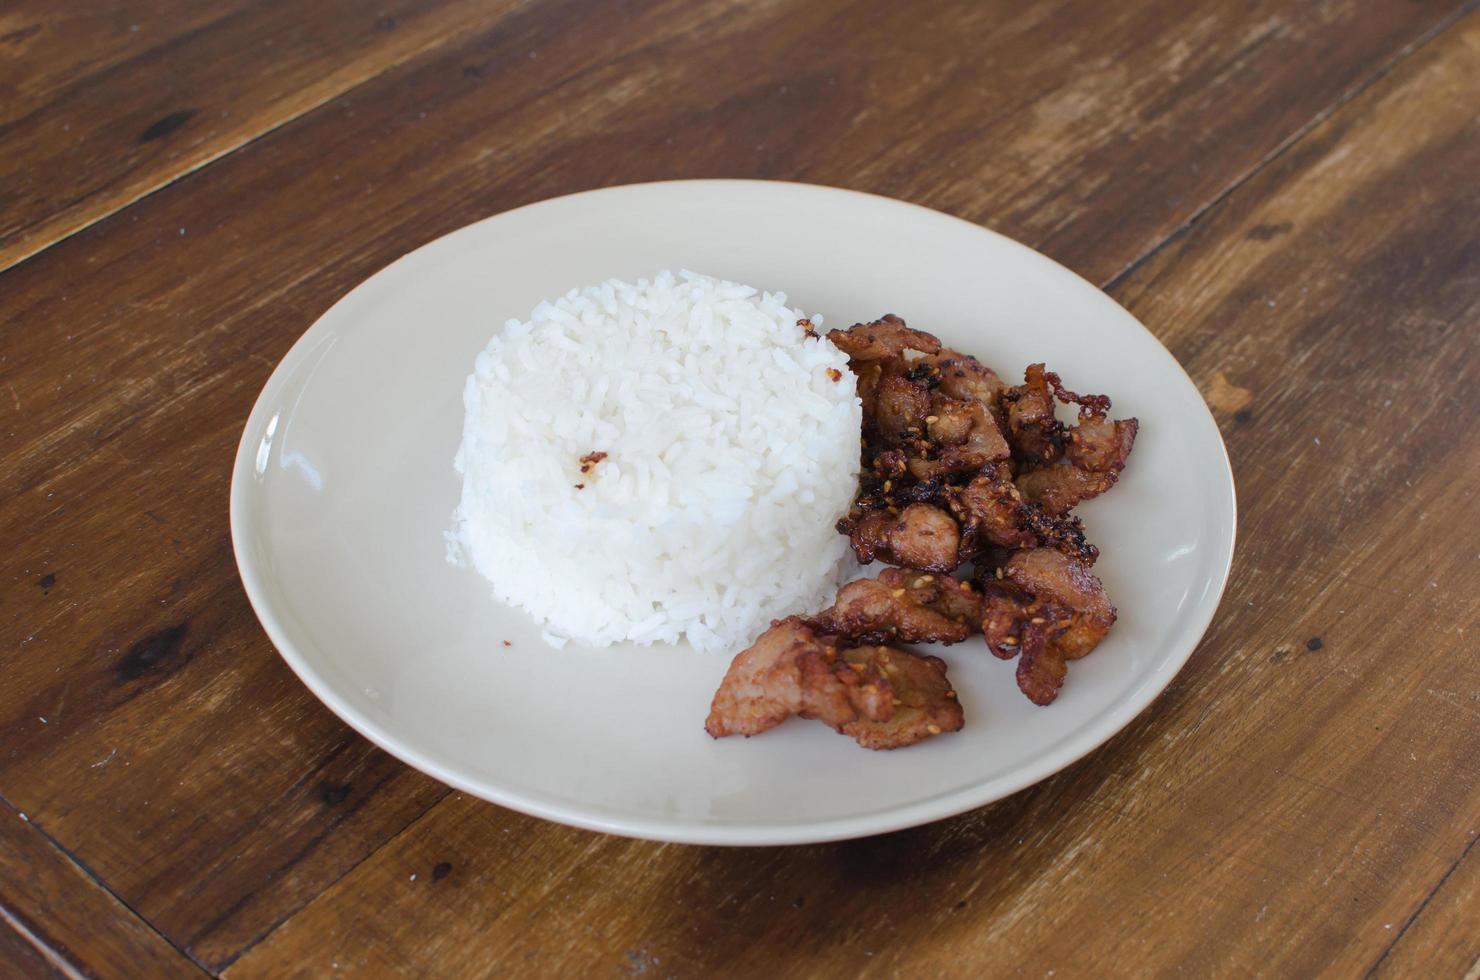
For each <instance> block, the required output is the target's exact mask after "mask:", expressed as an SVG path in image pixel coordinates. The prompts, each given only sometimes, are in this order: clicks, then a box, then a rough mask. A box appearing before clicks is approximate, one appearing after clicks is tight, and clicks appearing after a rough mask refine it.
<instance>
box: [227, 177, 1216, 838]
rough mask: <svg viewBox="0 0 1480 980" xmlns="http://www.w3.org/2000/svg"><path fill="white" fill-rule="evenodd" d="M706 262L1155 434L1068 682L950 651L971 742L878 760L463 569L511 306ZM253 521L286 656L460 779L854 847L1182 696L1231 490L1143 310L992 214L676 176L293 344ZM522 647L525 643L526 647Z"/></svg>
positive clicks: (478, 791)
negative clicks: (477, 447) (468, 384)
mask: <svg viewBox="0 0 1480 980" xmlns="http://www.w3.org/2000/svg"><path fill="white" fill-rule="evenodd" d="M663 268H674V269H677V268H688V269H693V270H695V271H699V272H705V273H709V274H711V275H716V276H721V277H724V278H728V279H733V280H738V281H740V282H746V283H751V284H752V285H756V286H760V287H761V288H764V289H770V290H782V291H784V292H785V293H786V294H787V295H788V296H789V297H790V299H791V302H792V305H793V306H796V307H800V308H801V309H804V310H807V311H813V312H820V313H822V314H823V315H824V316H825V317H826V320H827V323H828V324H831V325H835V326H846V325H848V324H850V323H853V322H855V321H858V320H865V319H873V318H875V317H878V316H879V315H881V314H883V313H886V312H894V313H898V314H900V315H901V316H904V317H905V318H906V319H907V320H908V321H909V322H910V323H911V324H912V325H914V326H917V327H920V328H923V329H926V330H930V331H932V332H934V333H936V334H938V335H939V336H940V337H941V338H942V339H943V340H944V341H945V342H946V343H948V344H950V345H951V346H953V347H958V348H961V349H963V350H966V351H969V352H972V353H974V354H976V355H977V356H979V357H980V358H982V360H984V361H985V362H987V363H988V364H991V365H994V366H995V367H996V368H997V370H998V371H999V372H1001V373H1002V374H1003V375H1004V376H1009V375H1016V373H1017V372H1020V371H1021V369H1022V367H1023V366H1024V365H1026V364H1028V363H1029V362H1032V361H1037V360H1044V361H1047V362H1048V364H1049V366H1050V367H1051V368H1053V369H1055V370H1057V371H1059V372H1060V373H1062V375H1063V376H1064V379H1065V383H1066V384H1068V385H1069V386H1070V387H1071V388H1074V389H1076V390H1078V391H1095V392H1106V393H1108V394H1109V395H1111V397H1112V398H1113V399H1114V402H1115V407H1114V414H1115V415H1116V416H1118V417H1123V416H1128V415H1136V416H1139V417H1140V420H1141V433H1140V436H1139V438H1138V440H1137V442H1136V449H1135V453H1134V454H1133V456H1132V457H1131V460H1130V465H1129V466H1128V468H1127V469H1126V471H1125V474H1124V476H1123V477H1122V479H1121V481H1120V484H1119V486H1118V487H1117V488H1116V489H1115V490H1114V492H1112V493H1110V494H1107V495H1106V496H1105V497H1102V498H1100V499H1098V500H1093V501H1090V502H1088V503H1086V504H1085V505H1083V506H1082V507H1081V508H1080V509H1079V513H1080V514H1082V516H1083V517H1084V520H1085V523H1086V525H1087V526H1088V529H1089V532H1090V537H1091V539H1092V540H1093V541H1095V542H1096V543H1097V544H1098V545H1099V546H1100V549H1101V552H1102V557H1101V559H1100V561H1099V564H1098V565H1097V571H1098V573H1099V575H1100V576H1101V577H1102V578H1103V580H1104V582H1105V585H1106V587H1107V588H1108V590H1109V592H1110V595H1111V597H1112V599H1113V600H1114V601H1115V603H1116V604H1117V605H1118V607H1119V609H1120V621H1119V623H1118V624H1117V625H1116V627H1115V629H1114V630H1113V631H1112V632H1111V634H1110V636H1109V638H1108V639H1107V640H1106V642H1105V643H1104V644H1103V645H1102V646H1101V647H1100V648H1099V650H1097V651H1096V652H1095V653H1094V655H1093V656H1090V657H1088V658H1087V659H1085V660H1081V661H1076V662H1074V663H1073V664H1072V665H1071V666H1070V670H1069V679H1068V683H1067V685H1066V686H1065V687H1064V689H1063V691H1062V693H1061V695H1060V696H1059V699H1058V700H1057V701H1056V702H1055V703H1054V704H1053V705H1052V706H1050V707H1047V708H1038V707H1034V706H1033V705H1032V704H1029V703H1028V701H1027V700H1026V699H1025V698H1024V697H1023V696H1022V695H1021V694H1020V693H1018V690H1017V686H1016V684H1015V682H1014V679H1013V669H1014V665H1013V664H1012V663H1006V662H1002V661H999V660H997V659H995V658H993V657H992V656H990V655H989V654H988V653H987V650H986V648H985V645H983V644H981V642H980V641H979V640H978V641H974V642H971V643H968V644H965V645H962V646H957V647H953V648H950V649H948V650H945V651H938V652H943V655H944V656H945V657H946V659H947V661H948V662H949V663H950V665H951V677H952V679H953V682H954V684H955V687H956V689H957V690H958V691H959V692H960V697H961V702H962V705H963V707H964V708H965V711H966V719H967V721H966V728H965V730H964V731H962V732H960V733H958V734H953V735H947V736H943V737H941V738H936V739H932V740H930V741H928V742H926V743H923V744H921V745H918V746H915V747H912V748H909V749H904V750H901V751H896V752H868V751H865V750H863V749H860V748H859V747H857V746H856V745H855V744H854V743H853V742H852V740H850V739H847V738H844V737H842V736H840V735H837V734H834V733H833V732H832V731H831V730H830V729H828V728H826V727H824V726H822V725H820V724H817V723H815V722H806V721H801V720H797V719H793V720H792V721H789V722H787V723H786V724H784V725H782V726H781V727H779V728H777V729H775V730H773V731H771V732H768V733H766V734H765V735H762V736H759V737H757V738H753V739H748V740H747V739H741V738H730V739H724V740H721V741H713V740H711V739H710V738H709V736H708V735H706V734H705V733H704V729H703V722H704V716H705V714H706V712H707V711H708V707H709V700H710V697H711V696H712V695H713V693H714V689H715V687H716V685H717V684H718V682H719V679H720V677H721V676H722V675H723V674H724V671H725V668H726V666H727V665H728V663H729V659H730V658H729V656H728V655H700V654H696V653H694V652H693V651H692V650H689V649H686V648H677V647H658V648H651V647H650V648H639V647H615V648H608V649H602V650H591V649H581V648H579V647H578V646H577V645H575V644H571V645H570V646H567V647H566V648H565V649H563V650H558V651H557V650H552V649H550V648H548V647H547V646H546V645H545V644H544V643H542V642H541V640H540V638H539V634H540V631H539V629H538V628H537V627H536V626H535V625H534V624H533V623H532V622H530V621H529V620H528V619H527V618H526V617H525V616H524V615H523V614H522V613H520V612H518V611H516V610H512V609H509V608H506V607H501V606H499V605H498V604H496V603H495V602H494V601H493V600H492V599H490V598H489V595H488V589H487V588H486V587H485V583H484V582H483V581H482V580H481V579H480V578H479V577H478V576H477V575H476V574H475V573H473V572H471V571H469V570H466V569H459V568H454V567H452V566H450V565H449V564H448V563H447V562H446V560H445V556H444V555H445V548H444V542H443V537H442V532H443V530H444V529H445V528H446V527H447V526H448V523H449V516H450V514H451V513H452V509H453V506H454V505H455V504H456V502H457V498H458V494H459V489H460V486H459V482H458V479H457V478H456V476H455V474H454V473H453V470H452V456H453V452H454V451H455V449H456V448H457V443H458V438H459V435H460V430H461V424H462V403H461V393H462V388H463V382H464V379H465V378H466V376H467V374H468V372H469V371H470V370H471V368H472V364H473V358H474V355H475V354H476V353H477V352H478V351H479V350H481V349H482V348H483V347H484V345H485V344H486V343H487V341H488V338H489V337H490V336H491V335H492V334H493V332H494V331H495V330H497V329H498V328H499V326H500V325H501V324H502V323H503V321H504V320H505V319H506V318H508V317H520V318H523V317H526V316H527V315H528V313H529V311H530V310H531V309H532V308H533V307H534V305H535V304H536V303H537V302H538V301H539V300H540V299H542V298H544V297H547V296H553V295H556V294H559V293H562V292H564V291H566V290H568V289H570V288H572V287H575V286H586V285H591V284H594V283H597V282H599V281H601V280H603V279H606V278H610V277H614V276H615V277H621V278H626V279H634V278H637V277H640V276H646V275H651V274H652V273H653V272H655V271H657V270H659V269H663ZM231 531H232V542H233V544H234V546H235V548H236V556H237V563H238V565H239V567H240V570H241V576H242V580H243V582H244V583H245V585H246V590H247V595H248V597H249V598H250V599H251V602H252V605H253V606H254V607H255V608H256V610H257V614H258V616H259V617H260V618H261V620H262V623H263V625H264V626H265V627H266V629H267V633H268V635H269V636H270V637H271V638H272V641H273V643H275V644H276V645H277V648H278V649H279V650H280V651H282V655H283V657H284V659H286V660H287V662H288V664H289V665H290V666H291V667H292V668H293V670H294V671H296V672H297V674H298V676H299V677H301V678H302V679H303V682H304V683H305V684H307V685H308V687H309V688H310V689H311V690H312V691H313V692H314V694H315V695H317V696H318V697H319V699H320V700H322V701H323V702H324V703H325V704H326V705H328V706H329V707H330V708H331V709H332V710H333V711H334V712H335V713H336V714H338V715H339V716H340V717H341V718H343V719H344V720H345V721H346V722H348V723H349V724H350V725H353V726H354V727H355V728H356V729H358V730H359V731H360V732H361V733H363V734H364V735H365V736H366V737H367V738H369V739H370V740H372V741H373V742H375V743H376V744H377V745H379V746H381V747H382V748H384V749H385V750H386V751H388V752H391V753H392V754H394V755H396V756H398V757H399V758H401V759H403V760H404V761H406V762H407V763H409V764H411V765H413V766H415V767H417V768H418V769H421V770H422V771H424V772H426V773H429V774H431V775H432V776H435V777H436V778H438V779H440V780H442V781H443V782H446V783H449V784H451V785H452V786H455V787H457V788H459V789H461V790H463V791H465V792H468V793H472V794H475V795H477V796H481V797H484V798H485V799H488V800H492V801H494V802H495V803H500V804H503V805H504V806H508V807H512V808H514V809H516V810H521V811H523V812H525V813H530V814H534V815H536V816H540V817H545V818H548V819H551V820H558V821H561V822H563V823H569V824H574V825H577V826H581V827H588V828H591V829H594V830H601V831H607V832H610V833H616V834H626V835H630V836H634V837H647V838H653V839H658V840H670V841H684V842H693V843H708V844H790V843H803V842H811V841H824V840H836V839H842V838H848V837H858V836H863V835H867V834H875V833H880V832H882V831H887V830H893V829H897V828H901V827H907V826H912V825H915V824H920V823H925V822H927V821H931V820H936V819H939V818H941V817H945V816H949V815H951V814H955V813H959V812H961V811H963V810H968V809H971V808H972V807H977V806H980V805H982V804H984V803H988V802H990V801H992V800H996V799H998V798H1000V797H1003V796H1006V795H1007V794H1009V793H1012V792H1014V791H1015V790H1019V789H1021V788H1023V787H1025V786H1028V785H1030V784H1032V783H1034V782H1036V781H1038V780H1040V779H1043V778H1044V777H1045V776H1048V775H1050V774H1051V773H1053V772H1055V771H1057V770H1058V769H1060V768H1062V767H1064V766H1066V765H1068V764H1069V763H1070V762H1073V761H1074V760H1076V759H1078V758H1079V757H1081V756H1083V755H1084V754H1085V753H1087V752H1089V751H1090V750H1092V749H1094V748H1095V747H1096V746H1098V745H1100V744H1101V743H1103V742H1104V741H1105V740H1106V739H1108V738H1109V737H1110V736H1111V735H1112V734H1114V733H1115V732H1116V731H1117V730H1119V729H1120V728H1121V727H1122V726H1124V725H1125V724H1126V723H1127V722H1128V721H1130V720H1131V718H1132V717H1134V716H1135V714H1136V713H1137V712H1139V711H1140V710H1141V709H1142V708H1144V707H1145V706H1146V705H1147V704H1148V703H1150V701H1151V700H1152V699H1153V698H1154V697H1156V695H1157V694H1158V693H1159V692H1160V691H1161V690H1162V689H1163V688H1164V687H1165V686H1166V685H1167V683H1168V682H1169V681H1170V680H1171V678H1172V677H1173V675H1175V674H1176V672H1177V670H1178V669H1179V668H1180V667H1181V666H1182V664H1183V663H1184V662H1185V661H1186V660H1187V658H1188V656H1189V655H1190V654H1191V653H1192V650H1193V647H1194V646H1195V645H1196V644H1197V641H1198V639H1199V638H1200V637H1201V636H1202V634H1203V631H1204V630H1205V629H1206V628H1207V625H1208V622H1209V620H1210V619H1211V618H1212V615H1213V610H1214V608H1215V607H1216V606H1217V603H1218V598H1219V596H1220V594H1221V593H1222V590H1223V585H1224V582H1225V581H1226V579H1227V576H1228V567H1229V562H1230V560H1231V558H1232V553H1233V540H1234V490H1233V478H1232V474H1231V472H1230V470H1229V466H1228V459H1227V456H1226V454H1225V452H1224V448H1223V443H1222V440H1221V439H1220V437H1219V434H1218V429H1217V427H1216V425H1215V424H1214V423H1213V420H1212V418H1211V416H1210V415H1209V413H1208V411H1207V408H1206V407H1205V406H1204V404H1203V401H1202V398H1201V397H1200V396H1199V394H1198V392H1197V389H1196V388H1195V387H1194V386H1193V384H1192V382H1191V381H1190V380H1189V379H1188V378H1187V376H1186V375H1185V374H1184V373H1183V372H1182V370H1181V369H1180V368H1179V367H1178V365H1177V362H1176V361H1175V360H1174V359H1173V358H1172V357H1171V355H1170V354H1168V353H1167V351H1166V350H1165V349H1164V348H1163V347H1162V346H1161V345H1160V344H1159V343H1158V342H1157V341H1156V340H1155V338H1153V337H1152V336H1151V334H1150V333H1148V332H1147V331H1146V330H1145V329H1144V328H1143V327H1142V326H1141V325H1140V324H1139V323H1138V322H1136V320H1135V319H1134V318H1132V317H1131V316H1130V314H1128V313H1126V312H1125V311H1124V310H1123V309H1121V308H1120V307H1119V306H1117V305H1116V304H1115V303H1114V302H1113V301H1111V300H1110V299H1108V298H1107V297H1106V296H1105V295H1104V294H1103V293H1101V292H1100V291H1099V290H1098V289H1096V288H1095V287H1094V286H1092V285H1090V284H1089V283H1087V282H1085V281H1084V280H1082V279H1080V278H1079V277H1077V276H1075V275H1074V274H1073V273H1071V272H1069V271H1067V270H1066V269H1064V268H1063V267H1061V266H1059V265H1057V264H1055V263H1054V262H1052V261H1050V260H1049V259H1047V258H1044V257H1043V256H1041V255H1039V254H1037V253H1036V252H1033V251H1031V250H1030V249H1028V248H1025V247H1023V246H1021V245H1018V244H1016V243H1014V242H1012V241H1010V240H1008V239H1006V238H1003V237H1001V236H999V235H996V234H994V233H992V232H989V231H986V230H984V229H982V228H979V227H977V226H975V225H972V224H969V223H967V222H964V221H960V220H958V219H955V218H951V217H948V216H946V215H943V214H940V213H937V212H934V211H929V210H926V209H924V208H920V207H915V206H913V205H909V204H903V203H900V202H898V201H891V200H887V199H885V198H880V197H873V196H870V195H866V194H859V193H854V192H850V191H841V190H835V189H831V188H824V187H814V186H808V185H802V184H782V183H767V182H752V181H682V182H673V183H660V184H642V185H634V186H629V187H616V188H611V189H608V190H601V191H593V192H590V193H585V194H576V195H573V196H570V197H563V198H559V199H556V200H552V201H545V202H543V203H540V204H535V205H531V206H529V207H525V208H521V209H519V210H517V211H511V212H508V213H507V214H501V215H497V216H495V217H492V218H489V219H487V220H485V221H480V222H478V223H477V224H474V225H471V226H469V227H467V228H464V229H462V230H460V231H457V232H454V233H453V234H451V235H448V236H446V237H445V238H442V239H439V240H437V241H435V242H432V243H431V244H430V245H427V246H426V247H424V248H421V249H418V250H417V251H415V252H413V253H411V254H410V255H408V256H406V257H405V258H402V259H401V260H399V261H397V262H395V263H393V264H392V265H391V266H389V267H388V268H386V269H383V270H381V271H380V272H379V273H377V274H376V275H374V276H372V277H371V278H370V279H369V280H368V281H366V282H365V283H363V284H362V285H360V286H359V287H357V288H356V289H355V290H353V291H352V292H351V293H350V294H349V295H348V296H346V297H344V298H343V299H342V300H340V301H339V302H338V303H337V304H335V306H334V307H333V308H332V309H330V310H329V311H328V312H327V313H325V314H324V316H323V317H322V318H320V320H319V321H318V322H317V323H315V324H314V325H313V327H312V328H310V329H309V331H308V332H307V333H306V334H304V336H303V338H302V339H301V340H299V342H298V343H297V344H296V345H295V346H294V347H293V349H292V350H291V351H289V352H288V355H287V357H285V358H284V359H283V362H282V364H280V365H279V366H278V368H277V370H276V371H275V372H273V375H272V377H271V379H270V380H269V381H268V383H267V386H266V388H264V389H263V392H262V395H261V397H260V398H259V399H258V401H257V405H256V407H255V408H254V409H253V411H252V415H251V418H250V419H249V420H248V422H247V427H246V431H245V433H244V434H243V436H242V441H241V447H240V449H239V451H238V453H237V459H236V468H235V471H234V473H233V478H232V487H231ZM505 640H507V641H509V643H510V645H509V646H505V645H504V643H503V641H505Z"/></svg>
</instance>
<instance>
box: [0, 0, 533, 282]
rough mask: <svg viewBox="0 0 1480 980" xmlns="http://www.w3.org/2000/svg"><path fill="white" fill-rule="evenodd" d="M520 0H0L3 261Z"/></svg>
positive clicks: (490, 20) (479, 25) (484, 22)
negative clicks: (2, 3) (104, 0)
mask: <svg viewBox="0 0 1480 980" xmlns="http://www.w3.org/2000/svg"><path fill="white" fill-rule="evenodd" d="M516 3H517V0H500V2H498V3H488V2H484V0H383V2H379V3H376V4H374V5H366V4H363V3H358V2H356V0H331V2H318V3H312V4H293V3H256V2H244V0H235V2H230V3H223V4H201V3H188V2H182V0H135V2H132V3H129V4H126V5H119V4H92V5H76V4H56V3H51V2H46V0H21V2H20V3H15V4H8V5H7V6H6V8H5V9H4V10H3V11H0V96H3V98H0V140H3V142H4V146H5V150H6V152H5V153H4V154H3V155H0V269H3V268H5V267H6V266H8V265H11V264H13V263H15V262H19V261H21V260H22V259H24V258H26V257H27V256H29V255H32V254H35V253H36V252H38V251H40V250H41V249H43V248H45V247H46V246H48V245H50V244H51V243H52V242H54V241H56V240H57V239H59V238H61V237H64V236H66V235H69V234H71V233H73V232H75V231H76V230H77V229H79V228H82V227H85V226H87V225H88V224H91V223H92V222H94V221H96V220H98V219H99V218H101V217H103V216H105V215H107V214H110V213H112V212H113V211H116V210H117V209H119V208H120V207H123V206H125V205H127V204H128V203H129V202H131V201H133V200H136V199H137V198H139V197H141V196H143V195H145V194H148V193H149V192H151V191H153V190H156V189H157V188H159V187H161V186H163V185H165V184H167V183H169V182H170V181H171V180H174V179H175V178H176V177H178V176H180V175H181V174H183V173H188V172H189V171H191V170H193V169H195V168H196V167H199V166H202V165H203V164H205V163H208V162H210V161H211V160H214V159H215V158H217V157H219V156H221V155H222V154H224V153H229V152H231V151H232V150H233V149H235V148H237V147H239V146H241V145H242V144H244V143H246V142H248V141H250V140H252V139H254V138H256V137H257V136H260V135H261V134H262V133H264V132H266V131H268V130H270V129H272V128H273V127H275V126H278V125H281V124H282V123H283V122H285V121H287V120H289V119H292V118H294V117H295V116H298V115H300V114H302V113H303V112H306V111H308V110H309V109H312V108H313V107H314V106H317V105H320V104H322V103H324V102H326V101H328V100H330V99H332V98H334V97H335V96H337V95H339V94H340V93H342V92H345V91H347V90H349V89H351V88H354V87H355V86H356V85H359V84H361V83H363V82H364V81H365V80H366V79H368V78H371V77H373V76H374V75H376V74H379V73H380V72H382V71H385V70H386V69H387V68H390V67H392V66H394V65H396V64H398V63H400V62H402V61H404V60H406V59H408V58H411V57H414V56H416V55H418V54H420V53H422V52H424V51H427V50H429V49H432V48H434V47H436V46H438V45H441V44H446V43H449V42H451V41H453V40H455V39H457V38H459V37H461V36H462V35H463V34H465V33H467V32H469V31H473V30H479V29H486V28H487V27H488V26H489V25H490V24H494V23H497V21H498V20H499V19H501V18H502V17H503V16H504V15H505V13H507V11H508V10H509V9H510V8H512V7H513V6H515V5H516Z"/></svg>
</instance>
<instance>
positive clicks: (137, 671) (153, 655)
mask: <svg viewBox="0 0 1480 980" xmlns="http://www.w3.org/2000/svg"><path fill="white" fill-rule="evenodd" d="M189 625H190V624H189V623H188V622H184V623H178V624H176V625H174V626H170V627H167V628H165V629H162V630H160V631H158V632H157V633H150V634H149V635H148V636H146V637H144V638H143V639H142V640H140V641H139V642H137V643H135V644H134V645H133V646H131V647H129V649H128V653H126V654H124V655H123V659H122V660H120V661H118V663H117V665H116V666H115V667H114V670H115V672H116V673H117V675H118V680H119V683H124V684H126V683H128V682H129V681H136V680H138V679H139V678H140V677H143V676H144V675H145V674H148V673H150V672H152V671H154V670H156V669H158V668H159V667H160V666H161V665H162V664H164V663H166V662H167V661H169V660H170V659H171V658H173V657H174V656H175V654H177V653H179V652H180V644H181V642H182V641H183V640H184V639H185V633H186V632H187V630H188V629H189Z"/></svg>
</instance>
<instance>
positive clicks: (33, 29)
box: [0, 24, 41, 45]
mask: <svg viewBox="0 0 1480 980" xmlns="http://www.w3.org/2000/svg"><path fill="white" fill-rule="evenodd" d="M40 33H41V25H40V24H28V25H26V26H25V27H21V28H17V29H16V30H13V31H9V32H7V33H5V34H0V44H11V45H19V44H21V43H23V42H25V41H29V40H30V39H31V38H33V37H35V36H36V35H37V34H40Z"/></svg>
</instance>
